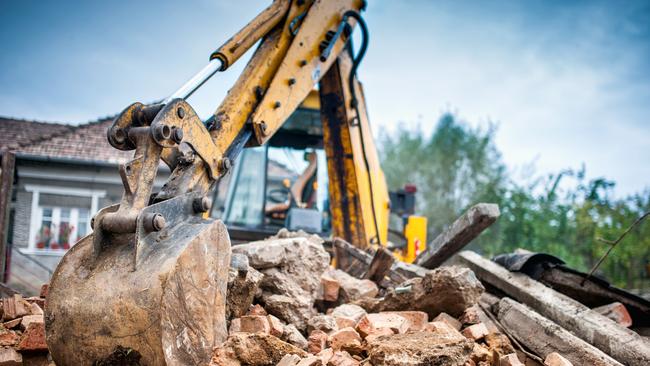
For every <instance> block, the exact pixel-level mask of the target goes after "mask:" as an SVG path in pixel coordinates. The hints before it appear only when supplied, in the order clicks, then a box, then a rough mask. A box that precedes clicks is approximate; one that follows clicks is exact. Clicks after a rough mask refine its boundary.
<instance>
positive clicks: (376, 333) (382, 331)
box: [365, 328, 395, 342]
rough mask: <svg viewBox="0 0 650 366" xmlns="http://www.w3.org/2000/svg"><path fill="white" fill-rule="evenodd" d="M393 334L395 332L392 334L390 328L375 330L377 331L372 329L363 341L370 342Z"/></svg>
mask: <svg viewBox="0 0 650 366" xmlns="http://www.w3.org/2000/svg"><path fill="white" fill-rule="evenodd" d="M393 334H395V332H393V330H392V329H390V328H377V329H373V330H372V333H370V334H368V335H367V336H366V338H365V340H366V342H371V341H372V340H374V339H375V338H377V337H381V336H386V335H393Z"/></svg>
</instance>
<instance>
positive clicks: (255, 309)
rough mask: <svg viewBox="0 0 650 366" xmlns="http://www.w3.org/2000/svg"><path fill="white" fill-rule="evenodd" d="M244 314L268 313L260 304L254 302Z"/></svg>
mask: <svg viewBox="0 0 650 366" xmlns="http://www.w3.org/2000/svg"><path fill="white" fill-rule="evenodd" d="M246 315H268V313H267V312H266V310H264V308H263V307H262V306H261V305H260V304H255V305H251V307H250V308H249V309H248V314H246Z"/></svg>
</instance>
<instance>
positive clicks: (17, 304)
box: [2, 294, 30, 321]
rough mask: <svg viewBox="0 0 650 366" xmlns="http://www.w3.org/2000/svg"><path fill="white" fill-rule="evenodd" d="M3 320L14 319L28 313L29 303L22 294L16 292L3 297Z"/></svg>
mask: <svg viewBox="0 0 650 366" xmlns="http://www.w3.org/2000/svg"><path fill="white" fill-rule="evenodd" d="M2 308H3V315H2V318H3V320H5V321H7V320H14V319H16V318H20V317H21V316H25V315H29V313H30V311H29V310H30V305H29V303H28V302H27V301H25V300H24V299H23V297H22V296H20V295H18V294H16V295H14V296H12V297H8V298H5V299H3V301H2Z"/></svg>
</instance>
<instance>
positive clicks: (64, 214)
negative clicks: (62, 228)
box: [61, 208, 70, 222]
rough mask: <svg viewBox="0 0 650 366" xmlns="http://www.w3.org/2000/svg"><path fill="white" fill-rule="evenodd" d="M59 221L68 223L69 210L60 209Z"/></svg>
mask: <svg viewBox="0 0 650 366" xmlns="http://www.w3.org/2000/svg"><path fill="white" fill-rule="evenodd" d="M61 221H62V222H63V221H65V222H70V209H69V208H62V209H61Z"/></svg>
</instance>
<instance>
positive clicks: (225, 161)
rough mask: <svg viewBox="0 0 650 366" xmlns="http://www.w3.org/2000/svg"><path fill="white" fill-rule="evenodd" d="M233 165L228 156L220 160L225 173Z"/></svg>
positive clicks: (220, 165) (221, 168)
mask: <svg viewBox="0 0 650 366" xmlns="http://www.w3.org/2000/svg"><path fill="white" fill-rule="evenodd" d="M231 167H232V162H231V161H230V159H228V158H221V160H219V170H221V171H223V172H224V173H225V172H227V171H229V170H230V168H231Z"/></svg>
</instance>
